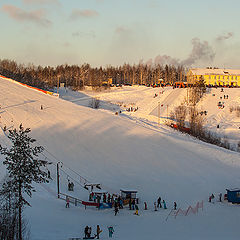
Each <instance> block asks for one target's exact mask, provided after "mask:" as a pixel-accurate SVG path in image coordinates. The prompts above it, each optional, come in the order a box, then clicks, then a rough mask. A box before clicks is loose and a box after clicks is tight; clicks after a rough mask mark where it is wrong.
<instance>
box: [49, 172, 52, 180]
mask: <svg viewBox="0 0 240 240" xmlns="http://www.w3.org/2000/svg"><path fill="white" fill-rule="evenodd" d="M48 179H52V178H51V173H50V171H49V170H48Z"/></svg>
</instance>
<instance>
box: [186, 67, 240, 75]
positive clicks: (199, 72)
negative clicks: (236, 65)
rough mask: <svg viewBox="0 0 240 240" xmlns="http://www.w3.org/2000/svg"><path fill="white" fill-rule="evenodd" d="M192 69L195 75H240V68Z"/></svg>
mask: <svg viewBox="0 0 240 240" xmlns="http://www.w3.org/2000/svg"><path fill="white" fill-rule="evenodd" d="M190 71H191V72H192V73H193V74H194V75H213V74H214V75H226V76H228V75H240V69H221V68H192V69H190Z"/></svg>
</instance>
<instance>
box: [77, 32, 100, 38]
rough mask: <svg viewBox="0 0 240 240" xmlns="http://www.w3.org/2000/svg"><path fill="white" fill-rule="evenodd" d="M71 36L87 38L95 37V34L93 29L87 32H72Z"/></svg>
mask: <svg viewBox="0 0 240 240" xmlns="http://www.w3.org/2000/svg"><path fill="white" fill-rule="evenodd" d="M72 36H73V37H83V38H84V37H87V38H95V37H96V35H95V33H94V32H93V31H89V32H80V31H78V32H73V33H72Z"/></svg>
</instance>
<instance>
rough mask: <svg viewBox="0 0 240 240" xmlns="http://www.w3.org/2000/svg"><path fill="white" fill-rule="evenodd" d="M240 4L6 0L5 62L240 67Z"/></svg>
mask: <svg viewBox="0 0 240 240" xmlns="http://www.w3.org/2000/svg"><path fill="white" fill-rule="evenodd" d="M239 9H240V1H239V0H201V1H196V0H120V1H119V0H0V27H1V39H0V43H1V44H0V53H1V54H0V58H1V59H4V58H8V59H12V60H15V61H17V62H19V63H33V64H36V65H43V66H46V65H51V66H56V65H59V64H79V65H81V64H84V63H89V64H91V65H92V66H107V65H114V66H119V65H122V64H124V63H130V64H138V63H139V62H143V63H147V64H156V63H160V64H166V63H168V64H175V65H179V64H184V65H186V66H188V67H206V66H215V67H224V68H240V58H239V56H240V28H239V25H240V17H239Z"/></svg>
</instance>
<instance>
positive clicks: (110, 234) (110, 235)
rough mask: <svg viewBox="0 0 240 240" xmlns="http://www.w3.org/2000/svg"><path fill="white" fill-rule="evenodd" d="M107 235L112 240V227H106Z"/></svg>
mask: <svg viewBox="0 0 240 240" xmlns="http://www.w3.org/2000/svg"><path fill="white" fill-rule="evenodd" d="M108 233H109V237H110V238H112V235H113V233H114V229H113V227H112V226H110V227H108Z"/></svg>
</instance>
